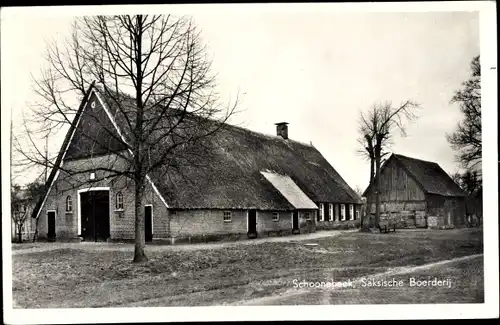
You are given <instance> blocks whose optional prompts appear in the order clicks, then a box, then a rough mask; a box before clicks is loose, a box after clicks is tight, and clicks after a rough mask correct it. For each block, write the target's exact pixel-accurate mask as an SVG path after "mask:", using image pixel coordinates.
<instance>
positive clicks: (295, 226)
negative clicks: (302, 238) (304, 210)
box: [292, 210, 300, 234]
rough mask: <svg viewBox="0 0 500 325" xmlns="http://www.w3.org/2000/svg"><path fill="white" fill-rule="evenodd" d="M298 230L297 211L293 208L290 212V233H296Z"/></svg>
mask: <svg viewBox="0 0 500 325" xmlns="http://www.w3.org/2000/svg"><path fill="white" fill-rule="evenodd" d="M299 232H300V230H299V211H297V210H295V211H293V213H292V233H294V234H298V233H299Z"/></svg>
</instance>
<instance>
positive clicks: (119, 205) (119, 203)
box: [115, 192, 123, 210]
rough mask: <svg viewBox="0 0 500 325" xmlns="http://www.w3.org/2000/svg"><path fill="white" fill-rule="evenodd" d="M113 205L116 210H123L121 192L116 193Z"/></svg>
mask: <svg viewBox="0 0 500 325" xmlns="http://www.w3.org/2000/svg"><path fill="white" fill-rule="evenodd" d="M115 207H116V210H123V194H122V192H118V193H116V202H115Z"/></svg>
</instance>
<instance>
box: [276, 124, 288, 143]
mask: <svg viewBox="0 0 500 325" xmlns="http://www.w3.org/2000/svg"><path fill="white" fill-rule="evenodd" d="M275 124H276V135H279V136H281V137H282V138H283V139H288V123H287V122H280V123H275Z"/></svg>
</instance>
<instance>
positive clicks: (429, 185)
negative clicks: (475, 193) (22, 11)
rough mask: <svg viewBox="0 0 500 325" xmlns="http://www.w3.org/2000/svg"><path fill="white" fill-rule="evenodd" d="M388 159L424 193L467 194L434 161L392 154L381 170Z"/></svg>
mask: <svg viewBox="0 0 500 325" xmlns="http://www.w3.org/2000/svg"><path fill="white" fill-rule="evenodd" d="M390 160H394V161H396V163H398V165H399V166H401V167H402V168H403V169H404V170H405V171H406V172H407V173H408V174H409V175H410V177H412V178H413V179H414V180H415V181H416V182H417V184H418V185H419V186H420V187H421V188H422V190H423V191H424V192H425V193H428V194H437V195H442V196H467V194H466V193H465V192H464V191H463V190H462V189H461V188H460V186H458V184H457V183H455V182H454V181H453V179H452V178H451V177H450V176H449V175H448V174H447V173H446V172H445V171H444V170H443V169H442V168H441V166H439V165H438V164H437V163H435V162H432V161H426V160H421V159H416V158H411V157H407V156H403V155H399V154H392V155H391V157H390V158H389V159H388V160H387V161H386V162H385V164H384V166H382V170H383V169H384V168H385V167H386V166H387V165H388V163H389V161H390ZM368 189H369V187H368V188H367V189H366V191H365V194H363V195H366V193H367V191H368Z"/></svg>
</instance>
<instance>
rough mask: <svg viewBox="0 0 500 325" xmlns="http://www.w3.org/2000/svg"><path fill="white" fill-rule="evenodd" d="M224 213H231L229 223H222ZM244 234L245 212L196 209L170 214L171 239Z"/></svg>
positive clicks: (245, 227)
mask: <svg viewBox="0 0 500 325" xmlns="http://www.w3.org/2000/svg"><path fill="white" fill-rule="evenodd" d="M224 211H231V222H224ZM257 222H258V219H257ZM246 233H247V210H215V209H198V210H177V211H176V212H175V213H170V235H171V237H173V238H184V237H189V236H201V235H223V234H246Z"/></svg>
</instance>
